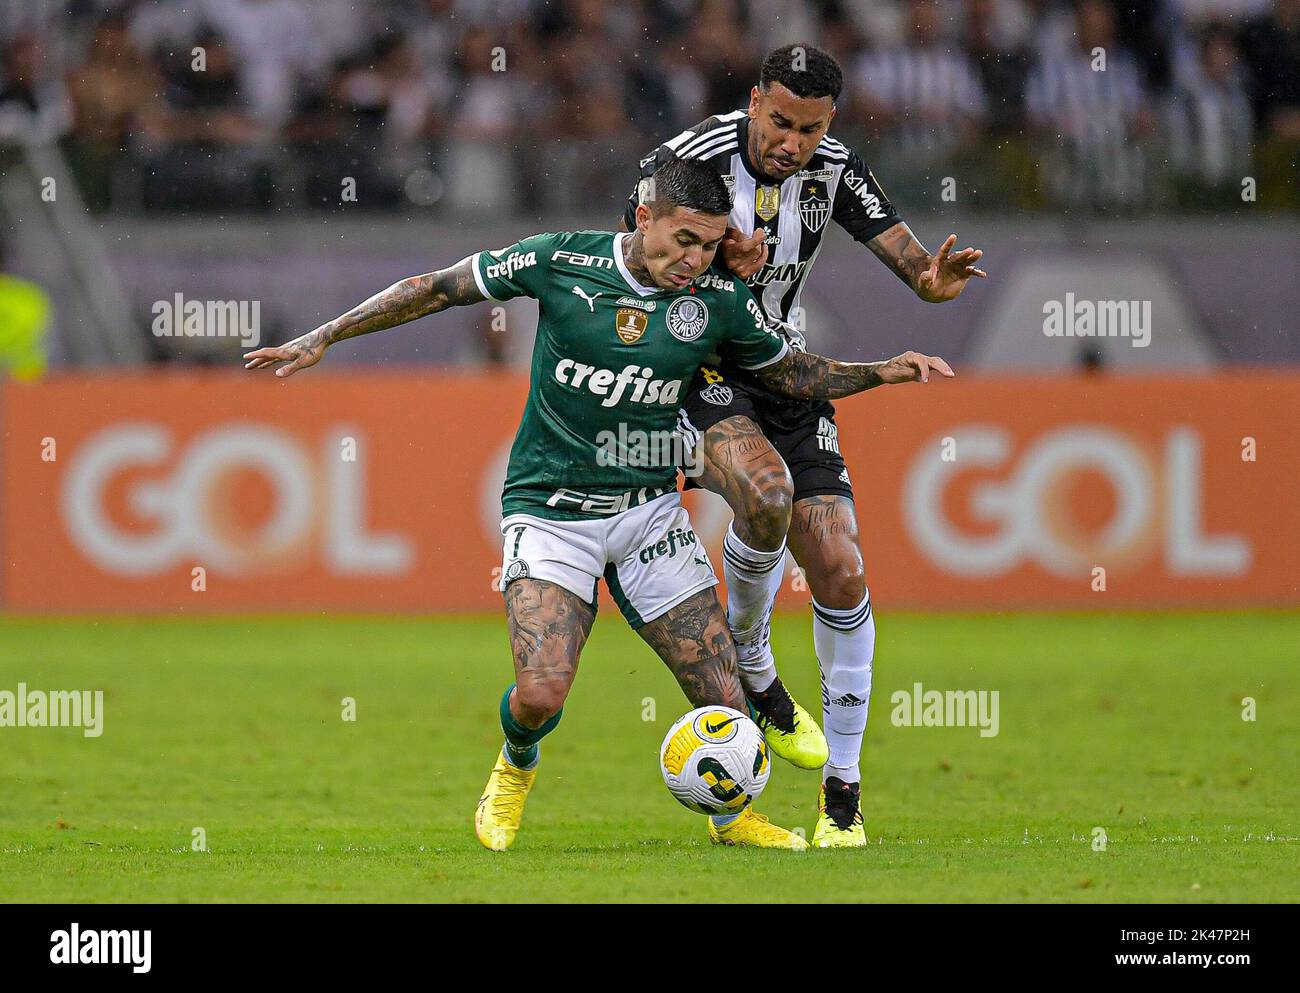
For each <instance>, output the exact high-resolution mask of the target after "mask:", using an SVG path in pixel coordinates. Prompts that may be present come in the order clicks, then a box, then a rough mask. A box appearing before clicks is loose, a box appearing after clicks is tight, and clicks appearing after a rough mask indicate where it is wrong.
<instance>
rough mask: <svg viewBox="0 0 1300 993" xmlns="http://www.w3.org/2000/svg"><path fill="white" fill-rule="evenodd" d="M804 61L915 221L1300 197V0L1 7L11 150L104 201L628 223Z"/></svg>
mask: <svg viewBox="0 0 1300 993" xmlns="http://www.w3.org/2000/svg"><path fill="white" fill-rule="evenodd" d="M799 40H808V41H812V42H813V43H815V44H818V45H820V46H822V47H824V48H826V49H828V50H830V51H831V52H832V53H834V54H835V55H836V56H837V57H838V58H839V60H840V62H841V64H842V65H843V67H844V72H845V90H844V93H843V95H842V96H841V98H840V101H839V104H838V114H837V117H836V119H835V123H834V125H833V129H832V130H833V133H834V134H835V135H836V137H838V138H839V139H840V140H842V141H844V142H846V143H847V144H849V145H851V146H854V147H855V148H857V149H858V151H859V152H860V153H861V154H862V155H863V157H864V158H865V159H866V161H867V162H868V164H869V165H871V166H872V168H873V169H874V171H875V173H876V175H877V176H878V178H879V179H880V180H881V182H882V183H883V184H884V186H885V188H886V190H887V191H888V192H889V193H890V194H891V195H893V196H894V197H895V199H899V200H901V201H902V202H904V203H905V204H908V205H914V204H916V203H917V202H918V201H927V200H928V201H932V202H937V201H939V200H940V199H941V198H942V191H943V185H944V184H943V182H942V180H943V178H944V177H953V178H954V179H955V181H956V182H955V186H953V185H952V184H950V189H952V190H953V191H954V192H955V195H956V197H957V199H958V201H965V202H966V204H967V205H970V206H975V207H985V208H1006V207H1007V206H1014V207H1016V208H1028V209H1034V208H1049V209H1050V208H1057V209H1059V208H1063V207H1064V208H1083V209H1088V210H1099V211H1117V212H1133V211H1142V210H1147V209H1152V208H1155V209H1163V208H1191V209H1216V208H1219V209H1233V208H1234V207H1235V208H1240V207H1241V205H1242V200H1243V196H1242V191H1243V183H1244V181H1245V180H1246V179H1247V177H1250V178H1252V179H1253V180H1254V181H1255V182H1256V183H1257V184H1258V186H1259V188H1260V189H1261V190H1266V191H1267V195H1266V194H1265V193H1263V192H1261V193H1260V194H1259V199H1260V201H1261V203H1262V205H1264V206H1271V207H1273V208H1277V207H1279V206H1281V207H1284V208H1292V209H1293V208H1295V207H1296V206H1297V205H1298V204H1297V197H1298V196H1300V194H1297V190H1296V182H1295V176H1296V170H1297V157H1298V154H1300V152H1298V150H1300V0H1141V2H1137V0H1120V2H1113V0H820V2H818V0H628V2H619V3H613V2H610V0H70V2H63V0H6V2H5V4H4V6H3V8H2V12H0V142H9V143H11V144H12V143H14V142H21V141H24V140H48V141H52V142H57V143H58V144H59V145H60V146H61V147H62V148H63V149H64V151H65V153H66V155H67V158H68V161H69V163H70V164H71V166H72V168H73V170H74V172H75V174H76V175H77V176H78V178H79V179H80V182H81V186H82V188H83V192H84V194H85V196H86V198H87V200H88V201H89V202H90V203H91V205H92V206H93V207H95V208H96V209H112V210H120V211H141V210H151V211H177V210H207V211H223V212H230V211H240V210H253V211H259V210H260V211H275V210H290V209H301V208H304V207H309V206H316V207H321V208H325V207H331V206H333V207H335V208H337V207H339V205H340V204H342V205H345V206H349V207H351V208H354V209H355V208H359V209H389V210H393V209H407V208H409V207H410V206H411V205H419V206H422V207H426V208H428V209H429V210H430V211H432V212H438V213H442V212H449V213H452V214H491V215H493V216H501V215H509V214H512V213H521V212H528V213H539V212H552V211H553V212H563V211H584V210H586V211H590V210H591V209H592V205H593V204H600V203H603V204H606V205H607V212H608V213H609V215H610V217H611V218H612V217H614V216H615V215H616V214H617V208H616V204H617V202H618V201H619V200H620V199H621V198H622V197H624V196H626V195H627V192H628V191H629V189H630V188H631V185H632V177H633V175H634V174H635V171H636V163H637V160H638V159H639V158H640V157H641V156H642V155H644V154H646V153H647V152H648V151H649V150H650V149H651V148H653V147H654V146H655V145H656V144H658V143H659V142H661V141H663V140H666V139H667V138H669V137H671V136H672V135H673V134H675V133H676V132H677V131H678V130H680V129H682V128H684V127H687V126H690V125H691V124H694V123H695V122H697V121H699V120H700V119H702V118H704V117H706V116H708V115H709V114H711V113H721V112H723V111H726V110H731V109H735V108H738V107H742V106H744V105H745V104H746V102H747V100H748V93H749V89H750V87H751V86H752V85H753V83H754V82H755V81H756V79H757V76H758V69H759V63H760V62H761V60H762V57H763V55H764V53H765V52H766V51H768V50H769V49H771V48H773V47H776V46H777V45H781V44H785V43H787V42H791V41H799ZM353 201H355V202H353Z"/></svg>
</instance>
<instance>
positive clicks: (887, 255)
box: [867, 221, 988, 303]
mask: <svg viewBox="0 0 1300 993" xmlns="http://www.w3.org/2000/svg"><path fill="white" fill-rule="evenodd" d="M956 244H957V236H956V235H955V234H951V235H949V236H948V238H947V240H946V241H944V243H943V244H942V245H941V246H940V247H939V254H938V255H931V254H930V253H929V252H927V251H926V250H925V246H924V245H922V244H921V242H920V241H918V240H917V237H916V235H914V234H912V229H911V228H909V227H908V226H907V225H906V224H904V223H903V222H901V221H900V222H899V223H897V224H895V225H894V226H893V227H891V228H889V229H888V230H886V231H883V232H881V233H880V234H878V235H877V236H876V237H874V238H872V239H871V240H870V241H869V242H867V247H868V248H870V249H871V250H872V252H874V253H875V255H876V257H877V258H879V259H880V260H881V261H882V262H884V263H885V264H886V265H887V266H889V268H890V269H891V270H892V271H893V273H894V274H895V275H896V276H898V278H899V279H901V280H902V281H903V282H905V283H906V284H907V285H908V286H910V287H911V288H912V292H914V293H915V294H916V295H917V296H918V297H920V298H921V299H922V300H924V301H926V302H927V303H944V302H945V301H947V300H955V299H956V298H957V297H959V296H960V295H961V291H962V290H964V289H965V288H966V284H967V283H968V282H970V280H971V279H972V278H975V279H986V278H987V277H988V273H986V272H985V271H984V270H983V269H978V268H976V266H975V263H976V262H978V261H979V260H980V258H981V257H982V256H983V255H984V252H983V251H981V250H980V249H978V248H963V249H961V250H960V251H957V252H954V251H953V247H954V246H955V245H956Z"/></svg>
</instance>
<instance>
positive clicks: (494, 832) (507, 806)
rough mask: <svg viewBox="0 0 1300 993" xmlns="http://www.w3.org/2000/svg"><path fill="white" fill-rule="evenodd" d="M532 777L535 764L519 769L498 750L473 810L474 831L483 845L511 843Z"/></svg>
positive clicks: (506, 845)
mask: <svg viewBox="0 0 1300 993" xmlns="http://www.w3.org/2000/svg"><path fill="white" fill-rule="evenodd" d="M536 778H537V766H533V768H531V769H521V768H519V766H517V765H511V764H510V763H509V762H507V761H506V759H505V756H504V755H501V754H499V753H498V755H497V764H496V765H494V766H493V767H492V775H490V776H488V781H487V786H485V787H484V788H483V796H482V797H481V798H480V799H479V802H478V807H477V809H475V811H474V833H475V834H476V835H478V840H479V841H480V842H482V843H483V847H484V848H490V849H491V850H492V851H494V852H504V851H505V850H506V849H507V848H509V847H510V846H511V844H513V843H514V840H515V835H516V834H518V833H519V822H520V820H522V819H523V816H524V801H525V800H527V799H528V791H529V790H531V789H532V788H533V780H534V779H536Z"/></svg>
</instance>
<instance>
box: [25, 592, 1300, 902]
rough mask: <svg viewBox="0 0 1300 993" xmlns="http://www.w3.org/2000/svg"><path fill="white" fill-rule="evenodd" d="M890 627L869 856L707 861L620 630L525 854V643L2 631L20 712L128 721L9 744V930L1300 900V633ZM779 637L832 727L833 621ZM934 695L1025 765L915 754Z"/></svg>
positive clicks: (984, 751)
mask: <svg viewBox="0 0 1300 993" xmlns="http://www.w3.org/2000/svg"><path fill="white" fill-rule="evenodd" d="M878 624H879V650H878V653H877V660H876V668H875V687H874V693H873V698H872V706H871V719H870V723H869V728H868V737H867V749H866V756H865V760H864V762H865V764H864V783H863V796H864V800H865V803H864V807H865V814H866V825H867V832H868V834H869V836H870V838H871V842H872V843H871V844H870V845H869V846H868V847H867V848H866V849H860V850H856V851H842V852H823V851H810V852H807V853H793V852H770V851H740V850H724V849H718V848H714V847H713V846H711V845H709V844H708V841H707V837H706V835H705V823H704V819H703V818H702V817H700V816H699V815H696V814H692V813H690V812H689V811H687V810H685V809H684V808H682V807H680V806H678V805H677V804H676V803H675V802H674V801H673V800H672V799H671V797H669V795H668V793H667V792H666V791H665V790H664V788H663V785H662V783H661V781H660V779H659V772H658V767H657V762H656V750H657V748H658V745H659V742H660V740H661V739H662V737H663V734H664V732H665V730H666V729H667V727H668V726H669V724H670V723H671V722H672V721H673V720H674V719H675V718H677V717H678V716H680V714H682V713H684V712H685V711H686V710H687V709H688V706H687V704H686V702H685V700H684V699H683V698H682V697H681V695H680V693H679V691H678V690H677V688H676V685H675V683H674V682H673V681H672V679H671V677H670V676H669V675H668V674H667V672H666V671H665V670H664V669H663V668H662V666H661V665H660V664H659V662H658V661H657V660H656V659H655V658H654V656H653V655H652V654H651V653H650V651H649V649H647V648H645V647H644V646H643V645H642V644H641V642H640V641H639V640H638V639H637V638H636V636H635V635H634V634H633V633H632V632H631V631H629V630H628V628H627V627H626V625H625V624H624V623H623V622H622V619H621V618H619V617H618V616H617V614H616V613H615V612H613V611H602V613H601V617H600V619H599V620H598V621H597V624H596V631H595V634H594V636H593V638H592V640H591V642H590V644H589V645H588V647H587V650H586V653H585V656H584V658H583V660H582V665H581V668H580V671H579V675H578V680H577V685H576V688H575V690H574V693H573V695H572V697H571V699H570V701H569V704H568V706H567V708H566V712H565V716H564V720H563V722H562V723H561V725H560V727H559V729H558V730H557V731H556V733H554V734H553V735H551V736H550V737H549V738H548V739H547V740H546V742H545V744H544V746H543V759H542V767H541V774H540V777H539V779H538V783H537V787H536V788H535V789H534V791H533V795H532V797H531V799H530V802H529V806H528V811H527V814H526V816H525V818H524V824H523V830H522V831H521V833H520V837H519V840H518V841H517V842H516V845H515V847H514V848H513V849H512V850H511V851H509V852H508V853H504V854H500V853H491V852H487V851H485V850H483V849H482V848H480V847H479V845H478V843H477V842H476V841H475V839H474V835H473V829H472V826H471V814H472V811H473V809H474V804H475V801H476V800H477V799H478V796H479V791H480V789H481V787H482V785H483V783H484V781H485V779H486V777H487V773H488V770H489V768H490V766H491V764H492V761H493V758H494V755H495V752H496V750H497V748H498V747H499V743H500V730H499V727H498V725H497V717H496V707H497V701H498V699H499V697H500V694H501V691H502V689H503V687H504V686H505V685H506V684H507V683H508V682H509V678H510V666H509V662H508V658H507V641H506V635H505V625H504V620H503V619H502V618H500V617H496V616H492V617H469V618H451V619H438V620H431V619H414V618H413V619H391V618H332V617H324V616H322V617H291V618H274V617H267V618H257V619H245V618H238V619H232V618H223V619H184V618H180V619H178V618H169V619H160V620H154V619H147V620H126V619H111V620H109V619H105V620H65V619H23V618H8V619H0V690H10V691H16V689H17V684H18V683H19V682H20V681H22V682H25V683H27V685H28V687H29V688H31V689H47V690H54V689H97V688H98V689H103V690H104V691H105V702H104V706H105V719H104V732H103V735H102V737H99V738H86V737H85V736H84V735H83V734H82V732H81V731H80V730H78V729H69V728H59V729H54V728H14V727H4V728H0V900H4V901H11V902H28V901H38V902H43V901H75V902H82V901H97V902H146V901H164V902H173V901H176V902H200V901H309V902H311V901H346V902H359V901H517V900H527V901H587V900H602V901H628V900H630V901H669V902H672V901H685V902H690V903H698V902H699V901H700V900H701V899H710V898H711V895H712V894H714V893H716V892H717V883H718V882H719V881H720V880H726V881H727V883H728V884H729V885H728V887H727V890H726V892H727V899H728V901H736V900H753V901H761V902H772V901H786V900H788V901H818V902H820V901H925V902H931V901H1050V902H1057V901H1061V902H1093V901H1101V902H1122V901H1175V902H1179V901H1188V902H1211V901H1213V902H1228V901H1284V900H1293V899H1294V898H1295V896H1296V894H1297V893H1300V738H1298V735H1297V729H1298V728H1300V668H1298V667H1297V664H1296V663H1297V646H1298V645H1300V614H1297V613H1294V612H1245V613H1225V614H1202V613H1169V614H1121V615H1114V616H1110V615H1099V614H1023V615H919V614H891V613H889V612H887V611H883V610H882V616H881V617H880V619H879V622H878ZM774 637H775V647H776V650H777V657H778V660H779V661H780V663H781V666H782V671H783V672H784V674H785V676H786V678H787V680H788V682H789V684H790V686H791V688H792V689H793V690H794V691H795V693H796V695H798V696H799V697H800V699H802V700H803V701H804V702H805V703H806V704H807V705H808V706H809V709H811V710H813V711H814V712H816V713H818V714H820V707H819V699H818V688H817V687H818V682H817V675H816V663H815V660H814V658H813V656H812V646H811V622H810V620H809V618H808V617H807V616H806V615H799V614H791V615H786V616H783V617H781V618H779V619H778V622H777V626H776V630H775V635H774ZM915 682H920V683H922V684H923V685H924V687H925V688H926V689H939V690H946V689H987V690H997V691H998V692H999V694H1000V698H999V700H1000V708H999V711H1000V713H999V717H1000V728H999V734H998V735H997V736H996V737H988V738H984V737H980V735H979V733H978V730H977V729H976V728H972V727H965V728H924V727H922V728H915V727H896V726H894V725H893V724H892V723H891V720H890V717H891V711H892V709H893V707H892V704H891V701H890V697H891V694H892V693H893V692H894V691H895V690H900V689H911V687H912V685H913V683H915ZM344 697H352V698H354V699H355V701H356V720H355V721H354V722H347V721H344V720H343V719H342V704H341V701H342V700H343V698H344ZM1245 697H1251V698H1253V699H1254V700H1255V707H1256V713H1255V720H1254V721H1247V720H1243V706H1242V700H1243V698H1245ZM650 700H652V701H653V706H654V711H655V713H654V717H655V719H654V720H643V715H644V714H645V713H646V712H647V710H648V709H649V701H650ZM816 794H817V774H816V773H809V772H800V771H798V770H795V769H793V768H792V767H790V766H788V765H785V764H783V763H781V762H779V761H778V762H777V763H776V767H775V768H774V770H773V774H772V779H771V782H770V784H769V786H768V789H767V792H766V793H765V795H764V796H763V797H762V799H761V801H760V803H759V809H760V810H762V811H764V812H765V813H767V814H768V815H770V816H771V817H772V819H773V820H775V821H776V822H778V823H780V824H784V825H787V826H791V827H793V826H796V825H802V826H803V827H804V828H805V829H806V830H807V831H808V832H809V834H811V831H812V827H813V824H814V823H815V819H816ZM196 828H202V829H203V832H204V833H205V835H206V843H207V849H208V850H207V851H194V850H193V848H192V841H193V839H194V837H195V835H194V830H195V829H196ZM1095 828H1101V829H1103V831H1104V832H1105V836H1106V845H1105V849H1104V850H1103V851H1098V850H1094V843H1093V841H1094V829H1095ZM703 894H707V895H703Z"/></svg>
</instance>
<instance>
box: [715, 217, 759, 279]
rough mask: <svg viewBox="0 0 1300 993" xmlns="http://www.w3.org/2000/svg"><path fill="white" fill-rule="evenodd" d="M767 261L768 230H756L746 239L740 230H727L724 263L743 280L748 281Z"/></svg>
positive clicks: (723, 248) (724, 240) (724, 239)
mask: <svg viewBox="0 0 1300 993" xmlns="http://www.w3.org/2000/svg"><path fill="white" fill-rule="evenodd" d="M766 261H767V230H766V229H765V228H755V229H754V233H753V234H752V235H750V236H749V237H748V238H746V237H745V236H744V235H743V234H742V233H741V231H740V229H739V228H731V227H729V228H727V233H726V234H725V235H723V236H722V262H723V264H724V265H726V267H727V268H728V269H730V270H731V271H732V272H734V273H735V274H736V275H737V276H739V277H740V278H741V279H748V278H749V277H750V276H752V275H754V273H756V272H758V270H759V269H761V268H763V263H765V262H766Z"/></svg>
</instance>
